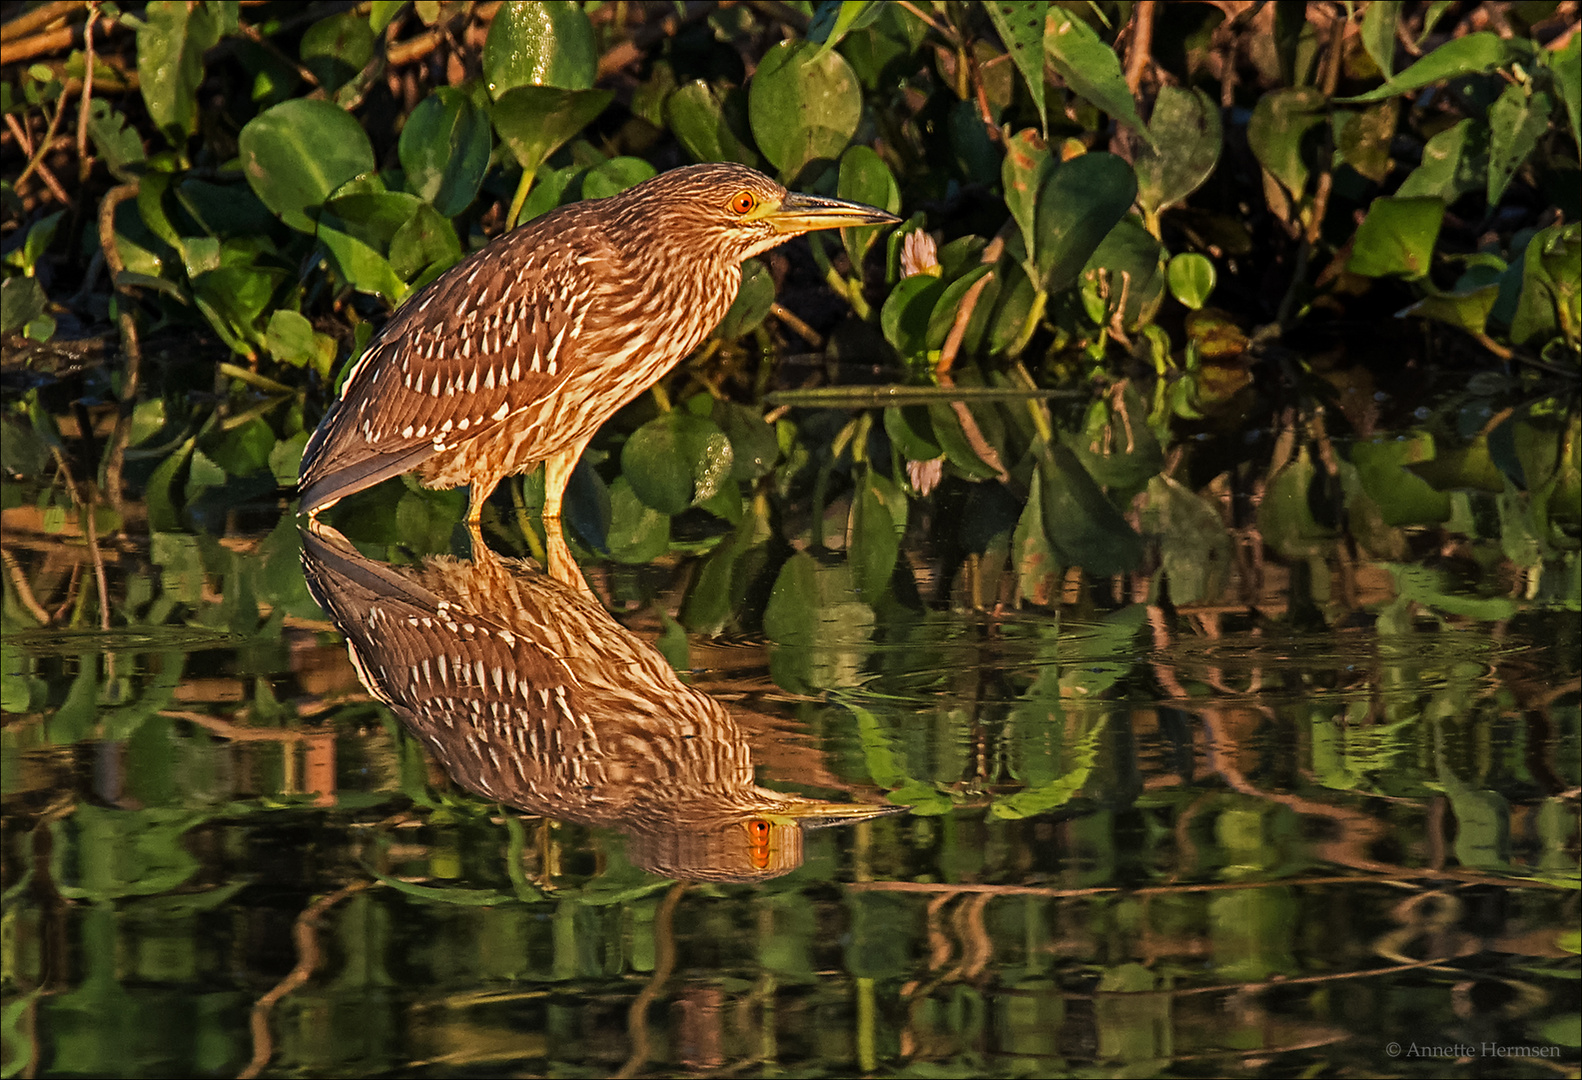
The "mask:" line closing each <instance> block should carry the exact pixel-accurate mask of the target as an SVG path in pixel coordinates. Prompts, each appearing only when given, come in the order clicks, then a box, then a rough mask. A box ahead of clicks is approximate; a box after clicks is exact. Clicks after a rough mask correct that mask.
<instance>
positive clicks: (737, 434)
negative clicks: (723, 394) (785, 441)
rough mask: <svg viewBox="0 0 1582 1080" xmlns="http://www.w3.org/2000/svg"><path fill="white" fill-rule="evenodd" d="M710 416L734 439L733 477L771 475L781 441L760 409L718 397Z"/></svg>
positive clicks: (753, 477) (778, 454) (733, 478)
mask: <svg viewBox="0 0 1582 1080" xmlns="http://www.w3.org/2000/svg"><path fill="white" fill-rule="evenodd" d="M709 419H711V420H713V421H714V423H715V424H717V425H719V429H720V430H721V431H723V432H725V437H726V438H728V439H730V441H731V462H732V464H731V479H732V480H756V479H758V478H759V477H760V476H767V475H769V473H770V472H771V471H772V470H773V469H774V466H775V462H776V461H777V460H778V459H779V457H780V442H779V440H778V439H777V438H776V437H775V429H774V428H772V427H770V426H769V424H768V423H767V422H766V421H765V420H764V418H763V417H762V416H761V415H760V414H759V412H758V410H756V409H751V408H748V407H747V406H745V405H737V404H735V403H733V402H729V401H726V400H724V399H722V398H715V399H714V404H713V408H712V409H711V411H710V413H709Z"/></svg>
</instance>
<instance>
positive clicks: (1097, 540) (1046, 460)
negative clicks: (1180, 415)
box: [1039, 418, 1143, 577]
mask: <svg viewBox="0 0 1582 1080" xmlns="http://www.w3.org/2000/svg"><path fill="white" fill-rule="evenodd" d="M1140 419H1141V418H1139V420H1140ZM1039 474H1040V477H1041V479H1042V481H1043V485H1044V489H1043V492H1042V493H1041V495H1042V502H1043V509H1044V533H1045V535H1047V536H1048V537H1049V541H1050V543H1051V544H1052V545H1053V546H1054V549H1055V552H1056V554H1057V555H1058V556H1059V558H1060V561H1061V563H1062V564H1063V565H1065V566H1080V567H1082V568H1083V569H1085V570H1087V571H1088V572H1089V573H1091V574H1095V575H1098V576H1100V577H1107V576H1109V575H1110V574H1121V573H1126V572H1127V571H1129V570H1133V569H1136V567H1137V564H1138V563H1139V562H1140V561H1141V560H1142V555H1143V541H1142V537H1140V536H1138V535H1137V532H1136V530H1134V529H1133V528H1132V527H1131V525H1129V524H1128V523H1127V521H1126V519H1125V518H1124V517H1123V516H1122V515H1121V512H1120V511H1119V510H1117V509H1115V506H1114V504H1113V503H1111V502H1110V501H1109V500H1108V499H1106V498H1105V497H1104V493H1103V492H1102V491H1100V490H1099V486H1098V485H1097V484H1096V483H1094V482H1093V477H1091V476H1090V475H1088V471H1087V470H1086V469H1084V468H1083V467H1082V463H1081V462H1080V461H1079V460H1078V459H1077V456H1076V454H1074V453H1072V452H1071V450H1070V449H1069V448H1068V447H1066V446H1064V445H1062V444H1059V443H1057V444H1055V445H1054V446H1051V447H1048V448H1047V449H1046V451H1045V454H1044V456H1043V458H1042V460H1040V461H1039Z"/></svg>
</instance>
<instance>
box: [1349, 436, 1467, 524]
mask: <svg viewBox="0 0 1582 1080" xmlns="http://www.w3.org/2000/svg"><path fill="white" fill-rule="evenodd" d="M1433 457H1434V438H1433V436H1432V435H1429V434H1428V433H1427V432H1421V431H1419V432H1412V433H1410V434H1409V435H1407V436H1405V437H1403V438H1393V439H1384V438H1380V439H1371V440H1369V441H1366V442H1359V443H1357V444H1356V445H1354V446H1353V447H1352V448H1351V461H1352V464H1354V465H1355V466H1356V467H1357V477H1358V479H1359V480H1360V481H1361V483H1362V487H1363V490H1364V491H1366V492H1367V493H1368V496H1369V497H1370V498H1372V499H1373V501H1374V502H1375V503H1377V504H1378V506H1379V511H1380V514H1381V516H1382V519H1383V521H1384V523H1385V524H1386V525H1392V526H1394V525H1435V524H1438V523H1439V522H1442V521H1449V520H1450V496H1449V494H1448V493H1446V492H1442V491H1436V490H1434V488H1433V487H1432V486H1431V485H1430V484H1429V483H1428V481H1426V480H1424V479H1423V478H1422V477H1421V476H1419V475H1418V474H1417V473H1415V472H1412V471H1410V470H1409V469H1408V468H1407V466H1409V465H1416V464H1419V463H1421V462H1424V461H1431V460H1432V459H1433Z"/></svg>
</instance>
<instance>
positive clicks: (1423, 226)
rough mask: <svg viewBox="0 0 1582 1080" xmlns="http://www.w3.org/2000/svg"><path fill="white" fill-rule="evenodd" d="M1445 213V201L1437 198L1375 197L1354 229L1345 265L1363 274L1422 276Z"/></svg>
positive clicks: (1425, 272) (1376, 275)
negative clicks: (1363, 217) (1365, 215)
mask: <svg viewBox="0 0 1582 1080" xmlns="http://www.w3.org/2000/svg"><path fill="white" fill-rule="evenodd" d="M1444 216H1445V204H1444V203H1442V202H1440V201H1439V200H1438V199H1423V198H1418V199H1399V198H1390V197H1385V198H1378V199H1374V200H1373V205H1372V206H1370V207H1369V208H1368V216H1367V218H1365V219H1364V220H1363V222H1362V224H1361V226H1359V227H1358V229H1357V235H1356V238H1355V240H1354V242H1353V244H1352V248H1351V257H1350V258H1349V259H1348V260H1347V261H1346V269H1347V270H1349V271H1350V272H1351V273H1353V274H1361V275H1363V276H1364V277H1405V278H1420V277H1423V276H1425V275H1426V274H1427V273H1428V267H1429V263H1430V260H1431V258H1432V256H1433V253H1434V241H1435V240H1436V239H1438V237H1439V225H1440V222H1442V221H1443V220H1444Z"/></svg>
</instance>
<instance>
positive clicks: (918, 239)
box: [901, 229, 940, 278]
mask: <svg viewBox="0 0 1582 1080" xmlns="http://www.w3.org/2000/svg"><path fill="white" fill-rule="evenodd" d="M939 273H940V266H939V246H938V245H937V244H935V243H934V238H933V237H932V236H930V235H928V234H927V233H926V232H924V231H923V230H921V229H919V230H917V231H916V232H910V233H907V234H906V240H905V241H904V242H903V243H902V244H901V276H902V277H904V278H909V277H911V276H912V275H914V274H933V275H934V276H935V277H938V276H939Z"/></svg>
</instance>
